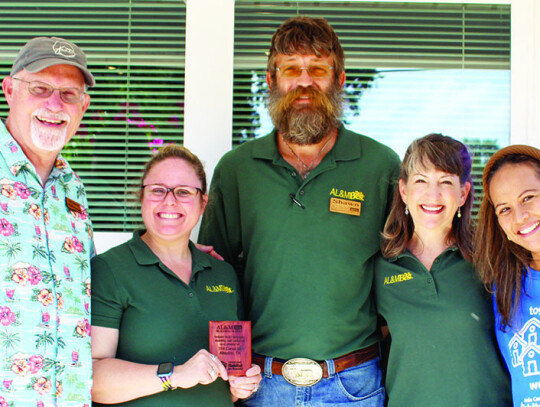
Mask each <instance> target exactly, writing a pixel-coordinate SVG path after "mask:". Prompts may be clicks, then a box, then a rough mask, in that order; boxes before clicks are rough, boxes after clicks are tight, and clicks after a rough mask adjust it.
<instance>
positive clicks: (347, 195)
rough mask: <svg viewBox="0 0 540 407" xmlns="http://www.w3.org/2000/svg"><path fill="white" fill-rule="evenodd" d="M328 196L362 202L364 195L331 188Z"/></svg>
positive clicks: (358, 192)
mask: <svg viewBox="0 0 540 407" xmlns="http://www.w3.org/2000/svg"><path fill="white" fill-rule="evenodd" d="M330 196H335V197H336V198H343V199H354V200H355V201H363V200H364V193H363V192H360V191H344V190H343V189H337V188H332V190H331V191H330Z"/></svg>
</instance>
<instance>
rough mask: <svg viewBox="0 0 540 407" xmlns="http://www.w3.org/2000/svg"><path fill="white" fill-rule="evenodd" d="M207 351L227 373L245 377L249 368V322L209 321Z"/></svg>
mask: <svg viewBox="0 0 540 407" xmlns="http://www.w3.org/2000/svg"><path fill="white" fill-rule="evenodd" d="M209 350H210V353H212V354H214V355H216V356H217V357H218V358H219V360H220V361H221V363H223V366H225V369H227V373H229V374H233V375H236V376H243V375H245V374H246V370H248V369H249V368H250V367H251V321H210V349H209Z"/></svg>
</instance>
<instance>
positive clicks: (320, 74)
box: [276, 64, 334, 78]
mask: <svg viewBox="0 0 540 407" xmlns="http://www.w3.org/2000/svg"><path fill="white" fill-rule="evenodd" d="M304 69H305V70H306V71H307V73H308V75H309V76H310V77H312V78H326V77H327V76H328V75H330V71H332V70H333V69H334V67H332V66H330V65H327V64H313V65H309V66H307V67H305V66H300V65H294V64H284V65H281V66H280V67H278V68H276V71H278V72H279V75H280V76H281V77H283V78H298V77H299V76H300V75H302V71H303V70H304Z"/></svg>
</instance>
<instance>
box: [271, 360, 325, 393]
mask: <svg viewBox="0 0 540 407" xmlns="http://www.w3.org/2000/svg"><path fill="white" fill-rule="evenodd" d="M281 374H282V375H283V377H284V378H285V380H287V381H288V382H289V383H290V384H292V385H294V386H299V387H309V386H313V385H314V384H316V383H318V382H319V381H320V380H321V379H322V376H323V369H322V367H321V365H320V364H318V363H317V362H315V361H314V360H311V359H306V358H295V359H290V360H288V361H286V362H285V363H284V364H283V367H282V368H281Z"/></svg>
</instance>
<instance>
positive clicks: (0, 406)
mask: <svg viewBox="0 0 540 407" xmlns="http://www.w3.org/2000/svg"><path fill="white" fill-rule="evenodd" d="M0 407H9V403H8V402H7V401H6V399H5V398H3V397H0Z"/></svg>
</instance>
